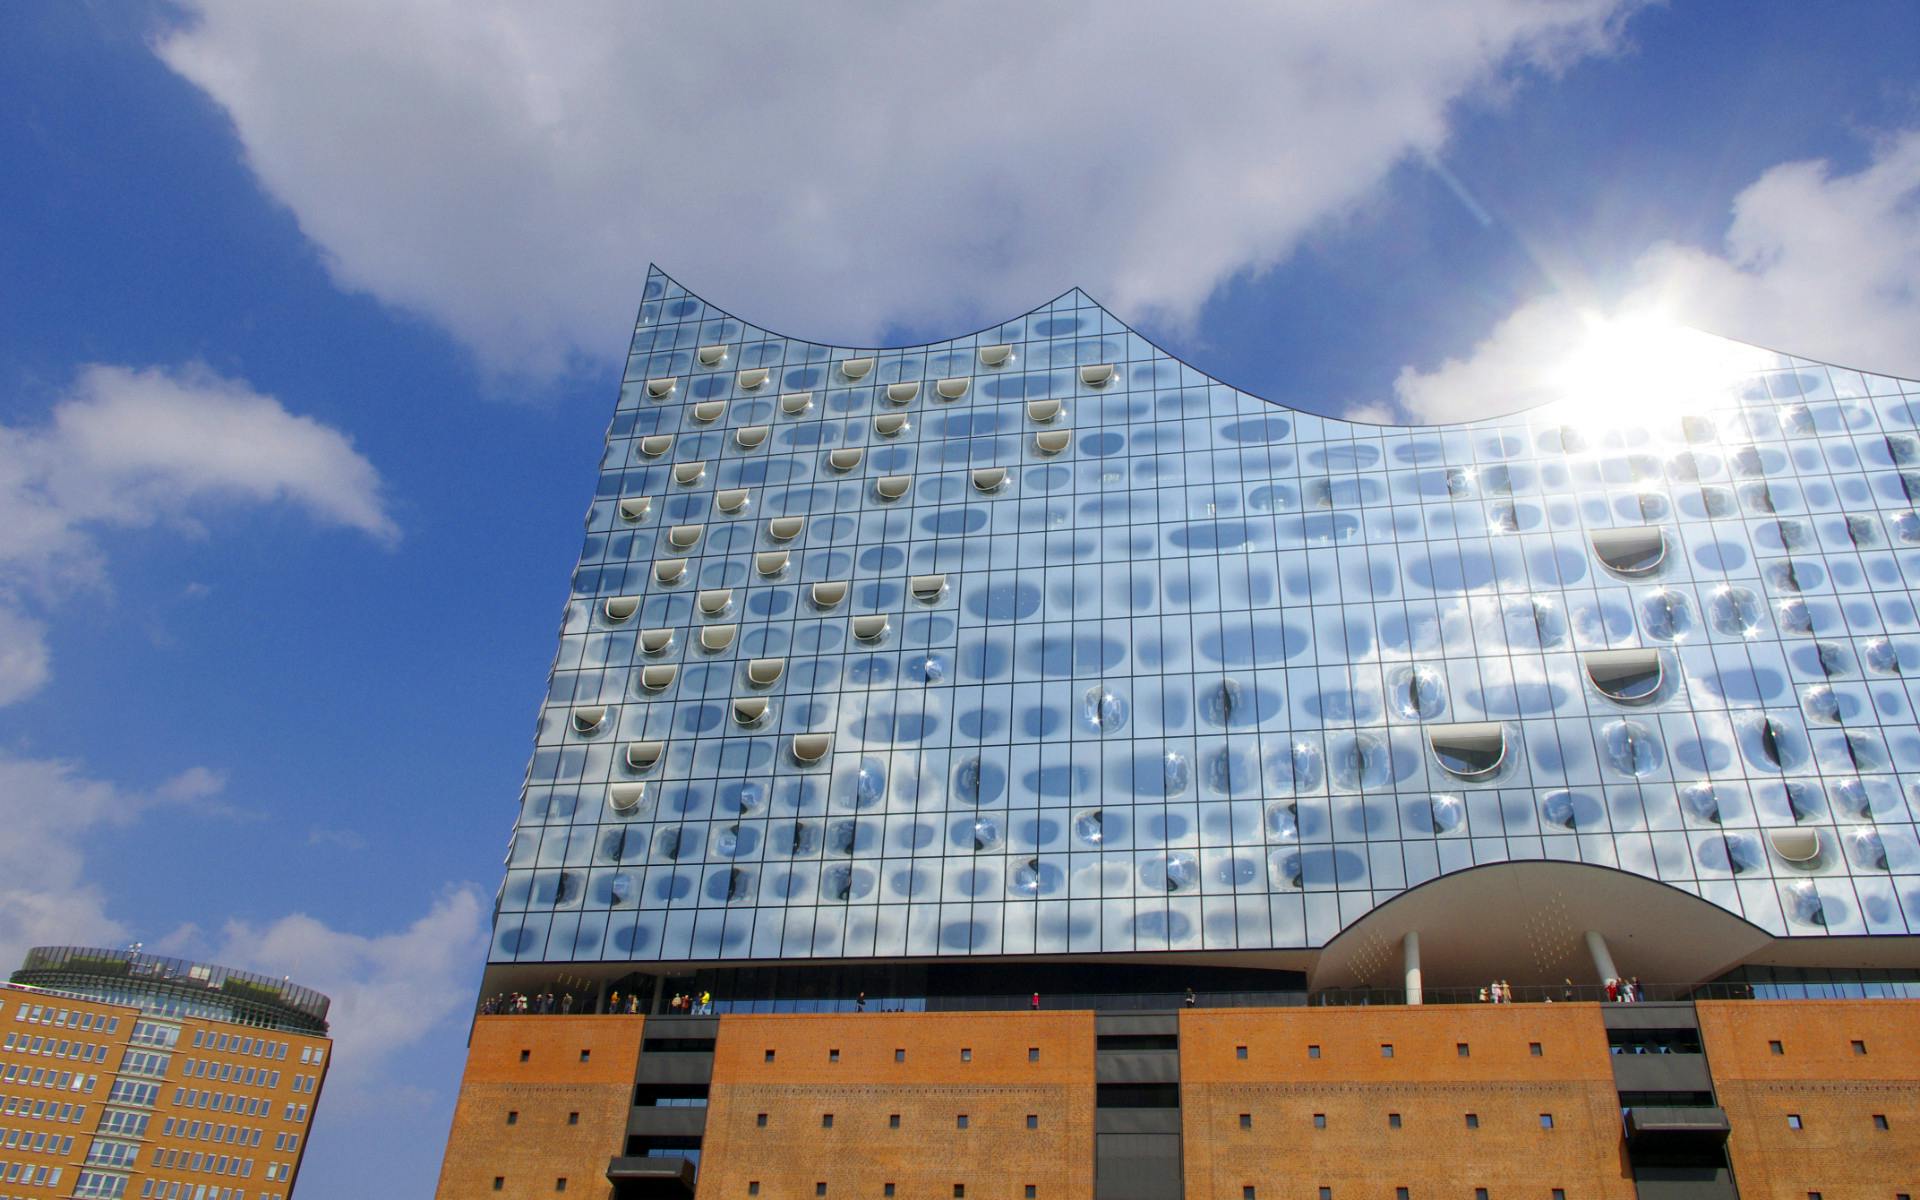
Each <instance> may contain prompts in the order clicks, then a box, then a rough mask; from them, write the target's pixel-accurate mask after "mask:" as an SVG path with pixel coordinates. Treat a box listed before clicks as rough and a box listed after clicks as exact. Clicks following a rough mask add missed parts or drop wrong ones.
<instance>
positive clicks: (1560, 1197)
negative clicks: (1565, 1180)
mask: <svg viewBox="0 0 1920 1200" xmlns="http://www.w3.org/2000/svg"><path fill="white" fill-rule="evenodd" d="M1552 1200H1567V1189H1565V1188H1555V1189H1553V1198H1552Z"/></svg>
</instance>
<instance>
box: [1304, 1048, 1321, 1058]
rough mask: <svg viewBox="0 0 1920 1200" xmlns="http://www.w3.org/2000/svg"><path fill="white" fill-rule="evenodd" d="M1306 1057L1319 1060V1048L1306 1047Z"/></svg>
mask: <svg viewBox="0 0 1920 1200" xmlns="http://www.w3.org/2000/svg"><path fill="white" fill-rule="evenodd" d="M1307 1057H1308V1058H1319V1057H1320V1047H1318V1046H1308V1047H1307Z"/></svg>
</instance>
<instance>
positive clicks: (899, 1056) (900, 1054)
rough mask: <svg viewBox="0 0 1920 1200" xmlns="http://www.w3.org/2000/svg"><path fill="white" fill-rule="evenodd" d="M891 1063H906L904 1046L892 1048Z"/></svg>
mask: <svg viewBox="0 0 1920 1200" xmlns="http://www.w3.org/2000/svg"><path fill="white" fill-rule="evenodd" d="M893 1061H895V1062H905V1061H907V1049H906V1047H905V1046H895V1047H894V1048H893Z"/></svg>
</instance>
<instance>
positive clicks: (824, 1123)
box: [820, 1113, 833, 1129]
mask: <svg viewBox="0 0 1920 1200" xmlns="http://www.w3.org/2000/svg"><path fill="white" fill-rule="evenodd" d="M820 1128H822V1129H832V1128H833V1114H832V1113H821V1114H820Z"/></svg>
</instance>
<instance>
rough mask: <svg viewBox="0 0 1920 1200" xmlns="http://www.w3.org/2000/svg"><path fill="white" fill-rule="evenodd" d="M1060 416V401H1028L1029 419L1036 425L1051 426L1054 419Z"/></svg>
mask: <svg viewBox="0 0 1920 1200" xmlns="http://www.w3.org/2000/svg"><path fill="white" fill-rule="evenodd" d="M1059 415H1060V402H1059V401H1058V400H1029V401H1027V419H1028V420H1029V421H1032V422H1033V423H1034V424H1036V425H1047V424H1051V423H1052V421H1053V419H1054V418H1055V417H1057V416H1059Z"/></svg>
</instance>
